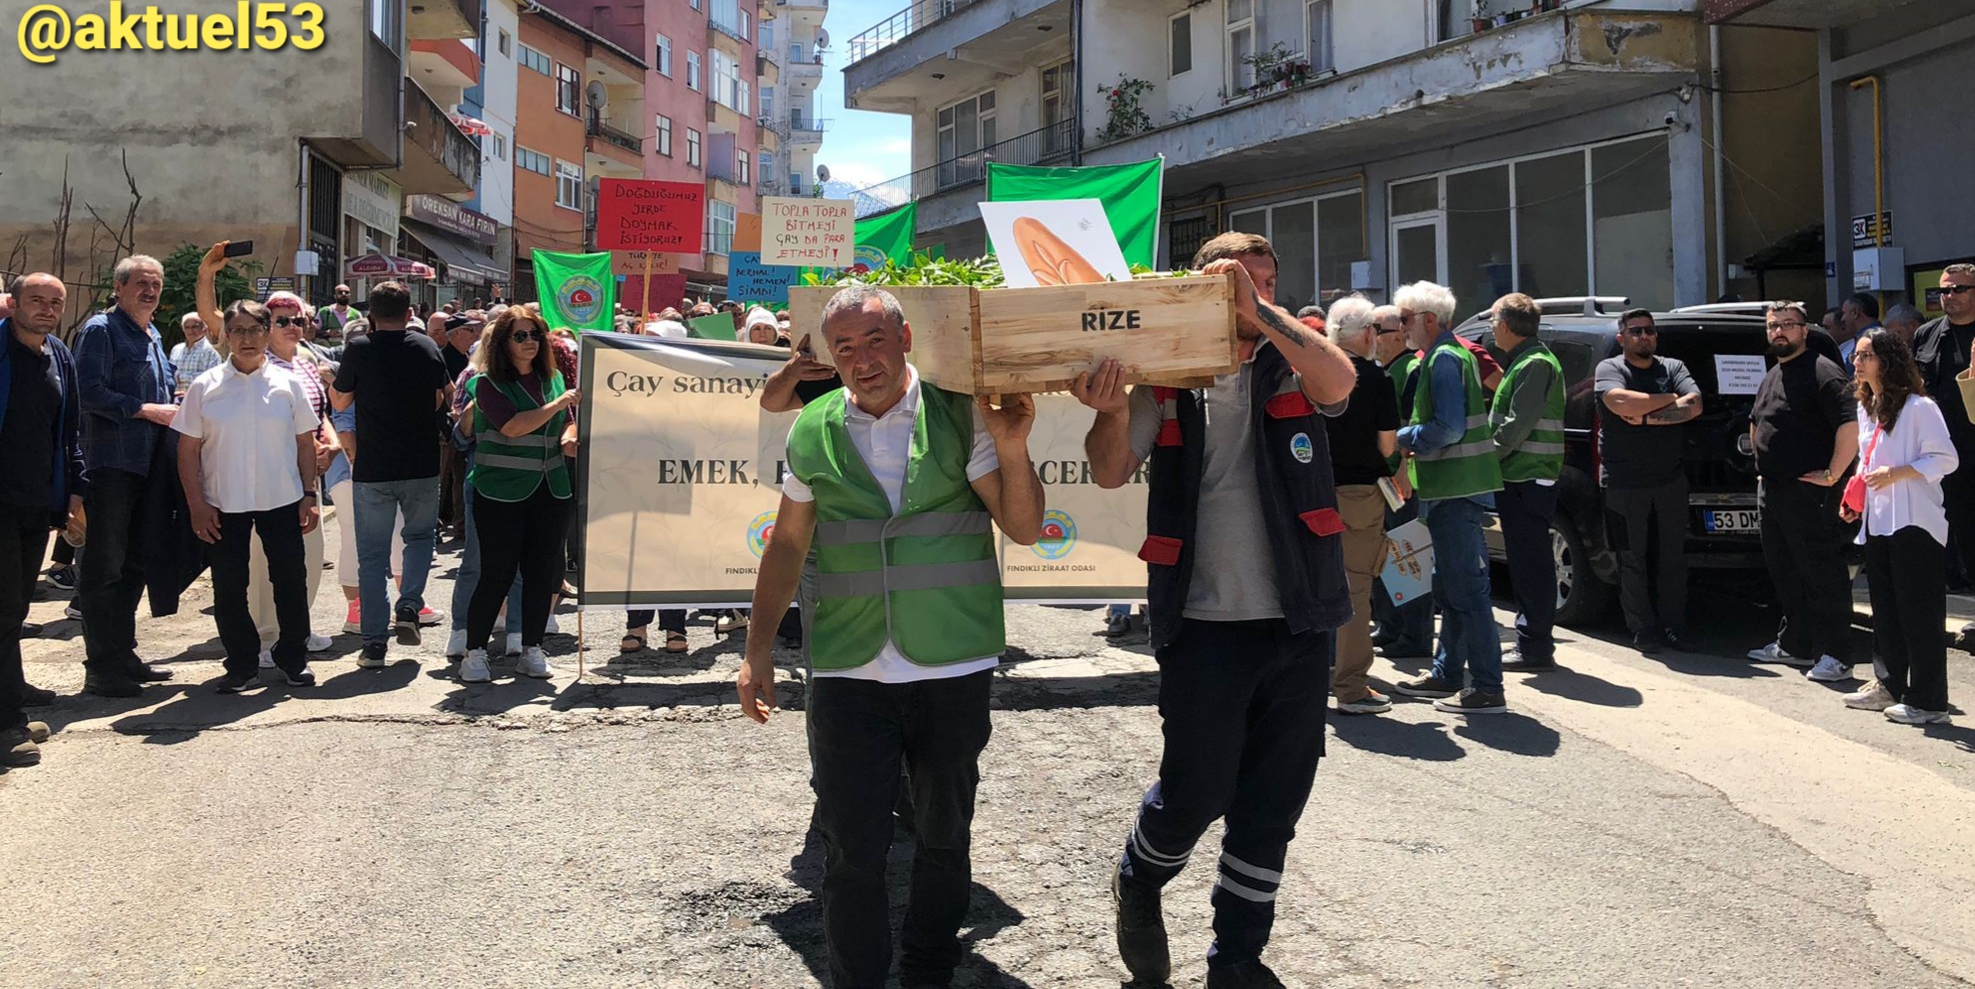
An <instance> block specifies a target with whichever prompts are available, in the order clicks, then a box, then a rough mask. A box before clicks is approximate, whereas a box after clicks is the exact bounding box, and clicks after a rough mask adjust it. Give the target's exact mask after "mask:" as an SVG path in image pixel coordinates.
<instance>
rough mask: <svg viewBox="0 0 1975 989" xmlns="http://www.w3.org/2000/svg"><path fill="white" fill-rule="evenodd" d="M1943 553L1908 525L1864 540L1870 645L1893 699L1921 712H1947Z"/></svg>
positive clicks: (1941, 548)
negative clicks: (1870, 619)
mask: <svg viewBox="0 0 1975 989" xmlns="http://www.w3.org/2000/svg"><path fill="white" fill-rule="evenodd" d="M1946 569H1947V549H1946V547H1943V546H1942V545H1941V544H1940V543H1937V542H1935V541H1934V537H1933V536H1931V535H1928V533H1927V530H1925V529H1922V528H1920V527H1919V526H1917V525H1910V526H1907V527H1905V528H1903V529H1901V530H1899V531H1898V532H1895V533H1893V534H1892V535H1890V536H1871V535H1868V536H1866V537H1865V583H1866V586H1867V587H1869V588H1871V591H1872V645H1873V648H1874V650H1876V651H1877V652H1878V653H1879V661H1880V662H1882V663H1884V664H1885V666H1886V675H1885V676H1884V677H1883V678H1881V679H1880V681H1879V682H1880V683H1881V684H1883V685H1885V687H1886V691H1887V692H1888V693H1890V694H1892V695H1893V699H1894V700H1896V701H1899V702H1900V703H1902V704H1911V705H1913V706H1914V707H1917V708H1919V709H1921V710H1923V711H1945V710H1947V709H1948V651H1947V644H1946V640H1945V637H1944V636H1943V634H1942V628H1943V626H1944V625H1945V624H1946V623H1947V616H1948V596H1947V595H1948V588H1947V580H1946V576H1945V574H1946Z"/></svg>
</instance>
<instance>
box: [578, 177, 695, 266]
mask: <svg viewBox="0 0 1975 989" xmlns="http://www.w3.org/2000/svg"><path fill="white" fill-rule="evenodd" d="M705 227H706V186H705V184H703V183H699V182H657V181H653V180H650V179H603V180H602V181H600V182H598V183H597V248H598V249H599V250H605V251H662V252H666V253H671V254H698V253H699V252H700V249H701V247H702V246H703V245H702V244H701V243H700V240H701V238H702V237H703V236H705Z"/></svg>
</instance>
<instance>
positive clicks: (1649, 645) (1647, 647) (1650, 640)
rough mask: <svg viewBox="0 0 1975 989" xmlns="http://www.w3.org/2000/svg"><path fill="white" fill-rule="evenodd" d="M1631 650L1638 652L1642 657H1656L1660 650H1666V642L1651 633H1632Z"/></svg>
mask: <svg viewBox="0 0 1975 989" xmlns="http://www.w3.org/2000/svg"><path fill="white" fill-rule="evenodd" d="M1632 648H1634V649H1637V650H1639V654H1640V655H1642V656H1656V655H1659V651H1660V650H1661V649H1664V648H1666V640H1665V639H1662V638H1660V637H1659V636H1658V635H1657V634H1655V633H1653V632H1634V633H1632Z"/></svg>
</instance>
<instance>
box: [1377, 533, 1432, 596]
mask: <svg viewBox="0 0 1975 989" xmlns="http://www.w3.org/2000/svg"><path fill="white" fill-rule="evenodd" d="M1385 537H1386V540H1387V542H1386V544H1385V563H1384V565H1383V566H1382V567H1380V569H1379V572H1378V579H1379V580H1380V581H1383V582H1384V584H1385V593H1386V595H1387V596H1389V597H1390V598H1391V599H1392V603H1393V604H1394V605H1401V604H1405V603H1406V602H1408V601H1411V600H1412V599H1414V598H1416V597H1419V596H1420V595H1422V594H1427V593H1431V592H1432V590H1433V537H1432V536H1431V535H1429V534H1428V533H1427V531H1426V523H1425V522H1422V521H1420V520H1419V519H1414V520H1412V521H1411V522H1408V523H1406V524H1405V525H1401V526H1396V527H1394V528H1393V529H1392V530H1391V531H1389V532H1387V533H1386V534H1385Z"/></svg>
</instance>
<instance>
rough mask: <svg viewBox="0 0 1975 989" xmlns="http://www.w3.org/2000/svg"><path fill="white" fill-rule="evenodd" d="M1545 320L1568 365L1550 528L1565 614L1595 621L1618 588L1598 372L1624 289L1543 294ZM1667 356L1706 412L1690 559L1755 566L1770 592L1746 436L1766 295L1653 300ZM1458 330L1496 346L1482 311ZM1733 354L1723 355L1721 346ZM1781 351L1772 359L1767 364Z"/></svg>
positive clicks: (1693, 463) (1751, 569) (1692, 461)
mask: <svg viewBox="0 0 1975 989" xmlns="http://www.w3.org/2000/svg"><path fill="white" fill-rule="evenodd" d="M1537 301H1538V303H1539V304H1540V305H1542V307H1543V313H1544V318H1543V323H1542V328H1541V329H1540V330H1539V331H1538V333H1537V338H1538V339H1539V340H1541V341H1543V342H1544V343H1546V344H1548V345H1549V347H1550V349H1551V350H1552V351H1554V352H1555V353H1556V355H1557V360H1558V362H1559V363H1560V364H1562V365H1563V370H1564V380H1565V386H1564V388H1565V412H1564V428H1565V433H1566V436H1567V438H1566V440H1565V452H1564V470H1563V476H1562V477H1561V478H1559V479H1558V481H1557V487H1558V498H1557V514H1556V517H1555V519H1554V520H1553V521H1552V522H1551V528H1550V538H1551V544H1552V546H1553V548H1554V552H1555V554H1556V559H1557V621H1558V622H1559V623H1561V624H1565V625H1578V626H1582V625H1589V624H1594V623H1596V622H1598V621H1599V620H1601V619H1603V618H1604V617H1605V616H1606V615H1607V614H1608V613H1609V612H1610V611H1611V609H1612V605H1613V604H1614V602H1615V600H1616V596H1617V586H1618V556H1617V554H1616V553H1614V552H1613V551H1612V550H1611V549H1610V543H1609V541H1608V540H1607V539H1606V535H1605V533H1606V523H1605V508H1604V497H1603V490H1602V489H1601V488H1599V486H1598V468H1597V464H1598V444H1597V433H1598V416H1597V414H1596V402H1597V398H1596V396H1595V395H1594V393H1593V381H1592V378H1593V375H1594V372H1595V370H1596V368H1597V366H1598V362H1599V361H1602V360H1604V359H1605V358H1607V357H1614V356H1617V355H1618V354H1619V347H1618V318H1619V314H1620V313H1623V312H1624V311H1625V310H1626V309H1627V308H1630V306H1629V302H1628V300H1626V299H1623V298H1612V297H1597V298H1565V299H1539V300H1537ZM1653 321H1654V323H1655V324H1656V325H1657V326H1658V328H1659V356H1661V357H1671V358H1674V359H1677V360H1680V361H1682V362H1685V363H1686V365H1687V369H1688V370H1689V371H1690V372H1691V373H1692V374H1693V377H1694V382H1695V383H1696V384H1698V385H1700V388H1701V393H1702V414H1701V415H1700V417H1699V418H1697V419H1695V420H1694V421H1692V422H1689V423H1687V424H1686V425H1685V426H1682V427H1680V428H1682V429H1683V430H1685V432H1686V440H1687V444H1686V452H1685V454H1684V455H1683V458H1682V459H1683V460H1684V462H1685V465H1686V470H1687V481H1688V486H1689V493H1688V497H1687V503H1688V513H1687V561H1688V564H1689V565H1690V566H1691V567H1693V568H1695V569H1697V570H1732V571H1742V572H1745V573H1746V574H1747V575H1748V579H1749V581H1750V582H1751V584H1750V586H1751V587H1752V589H1754V590H1756V591H1757V592H1759V593H1760V594H1761V595H1764V596H1766V595H1767V594H1768V587H1769V576H1768V572H1767V571H1766V570H1765V569H1764V565H1763V557H1762V540H1761V536H1760V528H1761V519H1760V517H1759V516H1758V515H1757V512H1756V467H1755V451H1754V449H1753V448H1752V446H1751V444H1750V441H1749V410H1750V408H1751V407H1752V406H1753V405H1754V402H1755V381H1756V380H1759V379H1760V377H1761V375H1760V374H1753V376H1751V372H1753V371H1754V365H1753V364H1752V363H1751V362H1750V361H1748V360H1747V359H1748V358H1751V357H1756V358H1761V357H1763V355H1764V354H1766V353H1767V351H1768V349H1769V341H1768V334H1767V333H1766V331H1765V330H1764V325H1763V323H1764V320H1763V304H1762V303H1735V304H1725V305H1713V306H1692V307H1687V308H1682V309H1674V310H1671V311H1667V312H1655V313H1654V314H1653ZM1455 332H1456V333H1458V334H1459V335H1461V336H1463V337H1466V338H1468V339H1473V340H1479V341H1481V343H1482V344H1483V345H1485V346H1488V347H1489V348H1490V350H1491V352H1494V353H1496V354H1497V356H1498V358H1499V356H1500V352H1499V351H1498V350H1496V349H1495V346H1494V331H1493V330H1492V329H1491V328H1490V326H1489V320H1488V316H1487V314H1486V313H1480V314H1477V315H1475V316H1472V317H1470V318H1469V319H1468V320H1467V321H1465V322H1463V323H1462V324H1461V325H1460V326H1458V327H1456V328H1455ZM1723 357H1726V358H1730V360H1728V361H1726V362H1719V361H1718V360H1717V359H1718V358H1723ZM1733 358H1743V361H1742V362H1741V368H1742V369H1743V371H1744V373H1743V374H1741V375H1733V374H1731V375H1730V376H1729V377H1730V381H1729V382H1728V386H1727V390H1726V391H1725V392H1724V390H1723V386H1722V381H1721V380H1720V379H1721V375H1722V371H1723V370H1724V368H1723V366H1722V365H1723V364H1724V363H1725V364H1728V365H1730V366H1731V367H1732V366H1733V365H1734V364H1735V361H1734V360H1733ZM1771 363H1773V362H1772V361H1769V360H1766V359H1765V360H1764V362H1763V367H1765V368H1766V367H1767V366H1768V365H1769V364H1771ZM1487 535H1488V548H1489V552H1490V553H1491V554H1492V555H1493V556H1494V558H1495V559H1497V560H1500V559H1503V549H1502V539H1501V530H1500V528H1499V527H1498V526H1496V524H1495V523H1494V521H1493V520H1492V519H1491V520H1490V523H1489V530H1488V533H1487Z"/></svg>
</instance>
